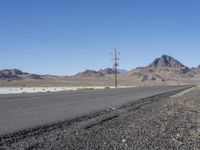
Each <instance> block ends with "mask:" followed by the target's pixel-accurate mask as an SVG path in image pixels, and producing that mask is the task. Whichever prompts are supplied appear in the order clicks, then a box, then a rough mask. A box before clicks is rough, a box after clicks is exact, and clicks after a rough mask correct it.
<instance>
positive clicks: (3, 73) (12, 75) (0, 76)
mask: <svg viewBox="0 0 200 150" xmlns="http://www.w3.org/2000/svg"><path fill="white" fill-rule="evenodd" d="M4 79H9V80H19V79H35V80H37V79H42V77H41V76H40V75H36V74H29V73H25V72H22V71H21V70H18V69H5V70H0V80H4Z"/></svg>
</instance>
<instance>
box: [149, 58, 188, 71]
mask: <svg viewBox="0 0 200 150" xmlns="http://www.w3.org/2000/svg"><path fill="white" fill-rule="evenodd" d="M148 67H149V68H163V67H167V68H183V67H186V66H184V65H183V64H182V63H181V62H179V61H178V60H176V59H174V58H173V57H171V56H168V55H162V56H161V57H160V58H156V59H155V60H154V61H153V62H152V63H151V64H150V65H148Z"/></svg>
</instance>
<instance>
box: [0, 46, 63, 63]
mask: <svg viewBox="0 0 200 150" xmlns="http://www.w3.org/2000/svg"><path fill="white" fill-rule="evenodd" d="M0 48H1V50H4V51H9V52H13V53H19V54H23V55H29V56H35V57H40V58H45V59H49V60H54V61H63V62H64V60H62V59H58V58H55V57H50V56H44V55H39V54H36V53H32V52H26V51H21V50H16V49H11V48H6V47H2V46H0Z"/></svg>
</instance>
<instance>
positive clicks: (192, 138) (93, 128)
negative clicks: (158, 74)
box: [0, 88, 200, 150]
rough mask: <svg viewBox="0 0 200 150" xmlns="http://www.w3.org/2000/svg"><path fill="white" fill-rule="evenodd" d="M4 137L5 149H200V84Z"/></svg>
mask: <svg viewBox="0 0 200 150" xmlns="http://www.w3.org/2000/svg"><path fill="white" fill-rule="evenodd" d="M44 130H45V128H44V129H43V131H42V132H38V131H37V133H34V132H30V133H28V134H26V136H24V137H23V135H21V137H20V136H18V137H17V138H11V137H10V138H8V137H1V138H0V148H2V149H52V150H53V149H69V150H82V149H86V150H92V149H110V150H113V149H114V150H115V149H116V150H117V149H119V150H133V149H138V150H140V149H141V150H145V149H152V150H154V149H159V150H160V149H161V150H162V149H170V150H171V149H185V150H187V149H188V150H191V149H193V150H195V149H200V88H196V89H194V90H192V91H190V92H189V93H185V94H184V95H181V96H180V97H163V98H159V97H154V98H153V99H149V100H148V99H147V100H144V101H141V102H139V103H135V104H132V105H130V106H127V107H124V108H120V109H117V110H107V111H105V112H102V113H99V114H96V115H94V116H88V117H86V118H84V119H83V120H81V119H80V120H76V121H74V122H70V123H68V124H64V125H60V126H59V127H57V128H53V129H50V128H47V129H46V131H45V132H44Z"/></svg>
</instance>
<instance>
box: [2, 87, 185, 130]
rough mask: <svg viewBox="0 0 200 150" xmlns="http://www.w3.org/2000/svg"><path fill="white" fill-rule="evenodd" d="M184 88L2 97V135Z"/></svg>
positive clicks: (111, 90) (128, 89)
mask: <svg viewBox="0 0 200 150" xmlns="http://www.w3.org/2000/svg"><path fill="white" fill-rule="evenodd" d="M183 88H185V86H168V87H153V88H124V89H108V90H97V91H85V92H58V93H43V94H42V93H38V94H14V95H1V96H0V134H6V133H11V132H15V131H18V130H22V129H25V128H30V127H34V126H36V125H42V124H48V123H51V122H56V121H61V120H70V119H74V118H76V117H80V116H82V115H85V114H87V113H93V112H96V111H100V110H105V109H108V108H114V107H118V106H120V105H123V104H126V103H129V102H134V101H138V100H139V99H141V98H146V97H150V96H153V95H157V94H161V93H166V92H170V91H174V90H178V89H183Z"/></svg>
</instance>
